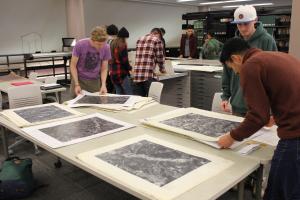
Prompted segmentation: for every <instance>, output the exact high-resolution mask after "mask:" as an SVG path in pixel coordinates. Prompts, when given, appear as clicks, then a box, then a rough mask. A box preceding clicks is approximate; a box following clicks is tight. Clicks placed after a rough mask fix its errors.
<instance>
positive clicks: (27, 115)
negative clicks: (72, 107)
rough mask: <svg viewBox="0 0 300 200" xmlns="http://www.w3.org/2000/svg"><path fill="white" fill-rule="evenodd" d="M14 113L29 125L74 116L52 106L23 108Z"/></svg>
mask: <svg viewBox="0 0 300 200" xmlns="http://www.w3.org/2000/svg"><path fill="white" fill-rule="evenodd" d="M14 112H15V113H16V114H17V115H19V116H20V117H22V118H23V119H25V120H26V121H28V122H30V123H35V122H41V121H48V120H53V119H59V118H63V117H69V116H72V115H74V114H73V113H70V112H68V111H66V110H63V109H61V108H59V107H57V106H54V105H49V106H43V107H36V108H25V109H21V110H15V111H14Z"/></svg>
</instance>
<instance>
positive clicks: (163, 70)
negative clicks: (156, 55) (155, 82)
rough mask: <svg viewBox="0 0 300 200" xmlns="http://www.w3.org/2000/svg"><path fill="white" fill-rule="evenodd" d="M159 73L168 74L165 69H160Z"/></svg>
mask: <svg viewBox="0 0 300 200" xmlns="http://www.w3.org/2000/svg"><path fill="white" fill-rule="evenodd" d="M159 71H160V73H162V74H165V73H167V72H166V69H165V68H163V69H159Z"/></svg>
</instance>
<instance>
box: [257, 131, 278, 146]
mask: <svg viewBox="0 0 300 200" xmlns="http://www.w3.org/2000/svg"><path fill="white" fill-rule="evenodd" d="M273 129H275V128H273ZM260 132H261V134H260V135H259V136H258V137H255V138H253V139H252V140H254V141H256V142H261V143H264V144H268V145H271V146H277V144H278V141H279V140H280V138H279V137H278V135H277V132H275V131H274V130H273V131H272V130H271V129H270V130H268V129H265V128H262V130H260Z"/></svg>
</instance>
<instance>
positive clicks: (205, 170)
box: [77, 135, 233, 200]
mask: <svg viewBox="0 0 300 200" xmlns="http://www.w3.org/2000/svg"><path fill="white" fill-rule="evenodd" d="M77 157H78V159H80V160H81V161H83V162H84V163H86V164H88V165H89V166H90V167H91V169H92V170H95V171H96V172H98V173H99V174H101V175H102V176H104V177H106V178H108V179H110V180H113V181H116V182H118V183H119V184H121V185H125V186H126V187H128V188H129V189H132V190H134V191H137V192H139V193H140V194H142V195H143V196H145V199H153V200H167V199H174V198H176V197H177V196H179V195H180V194H182V193H184V192H187V191H188V190H190V189H192V188H193V187H195V186H197V185H198V184H199V183H201V182H203V181H205V180H207V179H209V178H210V177H213V176H216V175H217V174H218V173H221V172H222V171H223V170H225V169H227V168H228V167H230V166H231V165H232V164H233V162H232V161H230V160H226V159H224V158H221V157H218V156H215V155H211V154H208V153H204V152H201V151H197V150H194V149H191V148H189V147H186V146H181V145H178V144H174V143H171V142H168V141H165V140H161V139H158V138H155V137H151V136H148V135H141V136H138V137H135V138H131V139H128V140H123V141H121V142H118V143H115V144H111V145H108V146H104V147H100V148H98V149H95V150H92V151H88V152H85V153H81V154H79V155H78V156H77ZM195 177H197V178H195Z"/></svg>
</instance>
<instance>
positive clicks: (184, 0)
mask: <svg viewBox="0 0 300 200" xmlns="http://www.w3.org/2000/svg"><path fill="white" fill-rule="evenodd" d="M187 1H197V0H177V2H187Z"/></svg>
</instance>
